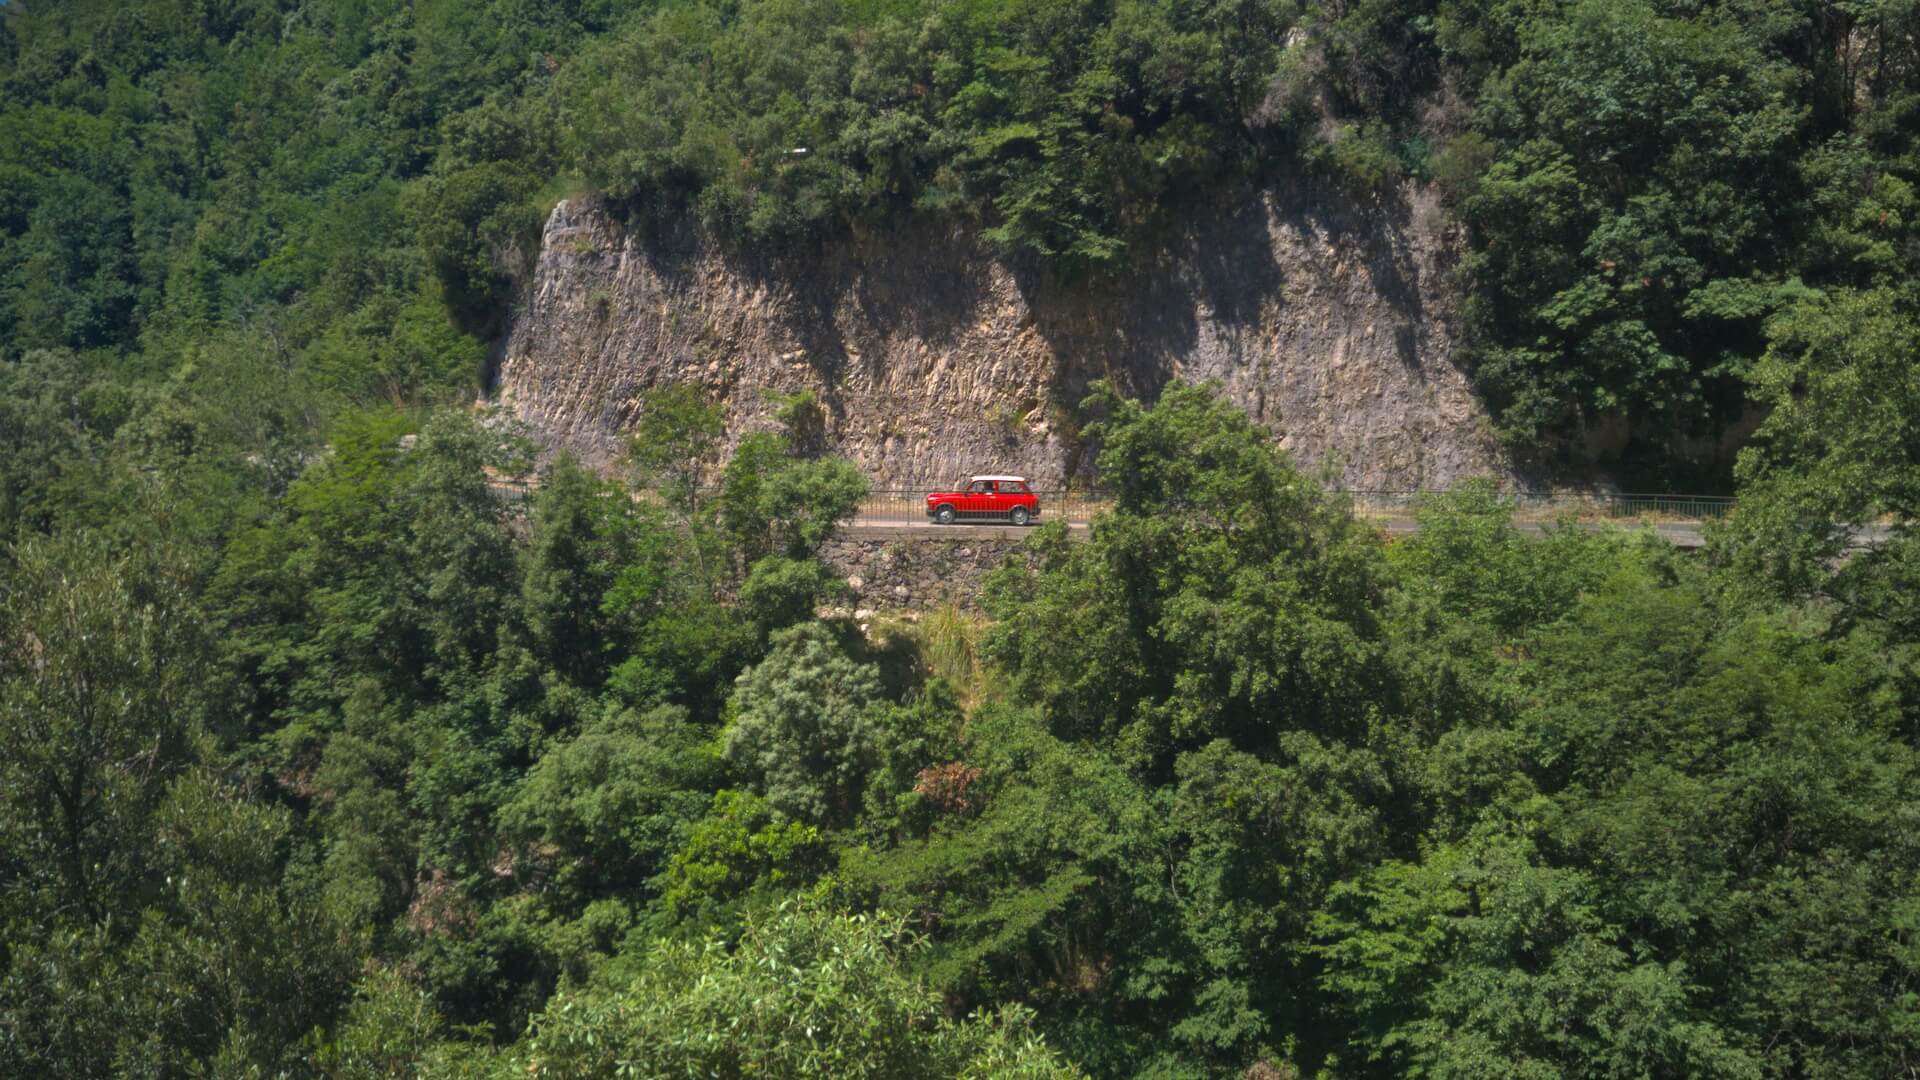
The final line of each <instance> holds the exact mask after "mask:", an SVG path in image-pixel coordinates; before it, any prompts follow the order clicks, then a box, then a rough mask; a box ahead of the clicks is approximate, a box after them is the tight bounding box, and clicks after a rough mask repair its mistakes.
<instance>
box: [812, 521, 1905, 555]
mask: <svg viewBox="0 0 1920 1080" xmlns="http://www.w3.org/2000/svg"><path fill="white" fill-rule="evenodd" d="M1373 521H1374V524H1375V525H1377V526H1378V527H1379V529H1380V531H1381V532H1383V533H1386V534H1387V535H1388V536H1405V535H1408V534H1410V533H1414V532H1418V531H1419V528H1420V524H1419V522H1417V521H1415V520H1414V519H1413V518H1410V517H1405V518H1398V517H1395V518H1375V519H1373ZM1067 527H1068V528H1069V529H1071V530H1073V531H1074V532H1076V533H1078V532H1084V531H1085V530H1086V527H1087V523H1086V522H1085V521H1070V522H1068V523H1067ZM1514 527H1515V528H1517V529H1519V530H1520V531H1521V532H1523V533H1530V534H1533V535H1539V534H1540V533H1542V532H1545V531H1546V528H1547V527H1546V526H1545V525H1542V524H1540V523H1538V522H1532V521H1522V522H1519V523H1517V524H1516V525H1515V526H1514ZM1584 527H1585V528H1588V529H1593V530H1595V531H1598V530H1601V529H1609V528H1617V529H1645V530H1649V531H1651V532H1653V533H1654V534H1655V535H1657V536H1659V537H1660V538H1661V539H1663V540H1665V541H1666V542H1668V543H1669V544H1672V545H1673V546H1674V547H1678V548H1689V549H1691V548H1699V547H1704V546H1706V537H1705V536H1704V535H1703V534H1702V532H1701V530H1702V528H1703V525H1702V523H1700V522H1697V521H1664V522H1648V523H1645V524H1641V523H1638V522H1632V521H1619V522H1591V523H1588V524H1586V525H1585V526H1584ZM845 531H846V532H847V533H848V534H849V535H850V536H852V537H854V538H856V539H870V540H891V539H901V540H966V539H969V538H980V537H991V538H993V539H1007V540H1018V539H1020V538H1021V537H1023V536H1028V535H1031V534H1032V532H1033V526H1027V527H1026V528H1021V527H1019V526H1017V525H1002V524H995V523H991V522H978V523H975V522H960V523H957V524H953V525H936V524H934V523H933V522H932V521H929V520H927V519H925V518H922V519H920V520H918V521H913V520H901V519H900V518H899V517H897V516H882V517H856V518H854V519H853V521H852V522H851V523H849V524H848V525H847V526H846V528H845ZM1892 535H1893V530H1892V529H1891V528H1889V527H1888V526H1885V525H1867V526H1864V527H1861V528H1858V529H1855V530H1854V534H1853V545H1852V546H1853V547H1855V548H1865V547H1872V546H1873V545H1875V544H1878V543H1881V542H1883V541H1885V540H1886V539H1887V538H1888V537H1890V536H1892Z"/></svg>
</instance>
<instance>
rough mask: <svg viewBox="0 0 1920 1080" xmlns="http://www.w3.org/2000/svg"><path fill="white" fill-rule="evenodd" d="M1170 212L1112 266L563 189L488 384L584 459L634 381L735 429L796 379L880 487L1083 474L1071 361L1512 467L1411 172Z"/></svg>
mask: <svg viewBox="0 0 1920 1080" xmlns="http://www.w3.org/2000/svg"><path fill="white" fill-rule="evenodd" d="M1170 216H1172V217H1175V218H1177V219H1178V220H1180V221H1181V223H1182V224H1181V227H1180V228H1179V229H1178V230H1176V231H1169V232H1167V233H1165V234H1163V235H1160V236H1157V237H1152V238H1149V239H1148V240H1146V241H1143V242H1141V243H1139V244H1137V245H1136V247H1135V249H1134V252H1133V255H1132V259H1131V265H1132V269H1131V270H1130V271H1129V272H1128V273H1127V274H1126V275H1124V276H1122V277H1119V278H1115V279H1103V280H1098V281H1090V282H1078V283H1062V282H1059V281H1057V280H1055V279H1054V278H1053V276H1052V275H1050V274H1048V273H1046V272H1045V271H1044V270H1042V269H1040V268H1038V267H1034V266H1029V265H1025V264H1023V263H1021V262H1019V261H1010V260H1007V259H1004V258H1000V257H997V256H996V255H994V254H993V253H992V252H991V251H989V249H988V248H987V247H986V246H985V245H984V244H982V243H981V242H980V241H979V240H978V239H977V238H976V237H975V236H973V235H972V234H971V233H969V232H967V231H965V230H960V229H954V228H951V227H949V228H938V227H935V226H933V225H931V224H926V223H914V224H908V225H904V226H900V227H897V228H891V229H888V230H885V231H879V232H872V233H867V234H855V235H846V236H842V237H839V238H835V239H830V240H826V241H819V242H810V243H806V244H798V245H794V246H791V247H788V248H786V249H784V250H777V251H774V250H765V249H755V250H746V249H743V248H741V247H738V246H735V245H731V244H729V243H726V242H723V241H721V240H719V239H716V238H715V237H713V236H712V235H710V234H708V233H706V232H704V231H703V230H700V229H698V228H696V227H693V226H681V227H675V228H669V229H654V230H647V231H641V230H629V229H627V228H626V227H624V226H623V225H622V223H621V222H620V221H619V220H618V219H617V218H616V217H615V216H614V215H613V213H611V212H610V210H609V208H608V207H607V206H605V205H604V204H602V203H601V202H600V201H598V200H595V199H592V198H583V199H575V200H571V201H567V202H563V203H561V204H560V205H559V206H557V207H556V208H555V209H554V211H553V214H552V216H551V218H550V219H549V220H548V222H547V225H546V229H545V234H544V237H543V243H542V248H541V253H540V257H539V261H538V265H537V267H536V270H535V273H534V275H533V277H532V279H531V282H530V284H529V286H528V288H527V289H526V291H525V292H524V294H523V296H522V298H521V301H520V303H519V305H518V308H517V310H516V312H515V314H514V319H513V324H512V328H511V332H510V336H509V338H508V340H507V342H506V346H505V353H504V356H503V358H502V361H501V365H500V370H499V393H500V396H501V398H502V399H503V400H504V401H506V402H507V403H509V404H510V405H511V406H512V408H513V409H514V410H515V411H516V412H517V413H519V414H520V415H521V416H522V417H524V418H525V419H527V420H528V421H530V422H531V423H532V425H533V426H534V427H535V428H536V429H537V430H538V431H540V432H542V433H544V434H545V435H546V437H548V438H549V439H550V440H552V441H553V442H555V443H558V444H564V445H570V446H572V447H574V448H575V449H576V450H578V451H581V452H583V453H584V454H585V455H586V456H588V457H590V458H597V459H605V458H606V457H608V456H610V455H611V454H612V453H614V452H615V450H616V449H617V446H618V437H619V435H620V433H621V431H622V430H623V429H625V428H626V427H628V426H629V425H630V424H631V423H632V422H633V421H634V419H635V416H636V414H637V411H638V409H639V407H640V402H641V400H642V396H643V395H644V393H645V392H646V391H647V390H648V389H649V388H651V387H654V386H658V385H662V384H665V383H670V382H679V381H687V380H691V381H695V382H698V383H700V384H701V385H703V386H704V387H706V388H707V389H708V391H709V392H710V393H711V394H712V395H714V396H715V397H716V398H717V399H718V400H721V401H723V402H724V403H725V406H726V410H727V416H728V422H729V431H730V433H731V434H733V435H735V436H736V437H737V435H738V433H739V432H741V431H745V430H750V429H751V428H752V427H753V426H754V425H756V424H763V423H766V422H767V421H766V417H767V415H768V413H769V412H770V411H771V409H772V407H773V402H772V401H771V400H770V398H769V395H768V394H767V393H766V392H767V391H775V392H782V393H791V392H793V391H797V390H801V389H809V390H812V391H813V392H814V394H815V395H816V396H817V398H818V399H819V400H820V402H821V403H822V404H823V405H824V406H825V408H826V412H827V417H826V430H825V432H824V436H825V439H826V441H827V442H828V444H829V445H831V446H833V447H834V448H836V449H838V450H839V451H841V452H843V453H845V454H848V455H849V456H851V457H852V458H854V459H855V460H856V461H858V462H860V463H861V464H862V465H864V466H865V467H867V468H868V469H870V470H871V472H872V474H873V476H874V480H875V484H876V486H879V487H886V486H889V485H902V486H907V485H912V484H916V483H919V482H922V481H927V480H931V479H935V478H951V477H954V476H958V475H962V474H965V473H967V472H970V471H980V470H993V471H1001V470H1006V471H1018V472H1023V473H1026V474H1027V475H1029V476H1032V477H1034V478H1036V479H1037V480H1038V481H1039V482H1040V483H1041V484H1043V485H1046V486H1053V485H1057V484H1059V483H1061V482H1063V481H1065V480H1066V479H1068V478H1069V477H1076V476H1078V477H1080V478H1083V479H1084V478H1085V477H1086V472H1085V470H1086V469H1087V468H1088V465H1087V462H1089V461H1090V455H1089V454H1087V453H1086V448H1085V447H1084V446H1083V445H1081V442H1080V440H1079V438H1078V434H1077V431H1076V427H1075V421H1074V418H1073V410H1072V408H1071V406H1072V405H1073V403H1075V402H1077V401H1079V399H1080V397H1081V396H1082V394H1083V393H1084V390H1085V387H1086V386H1087V384H1088V383H1089V382H1091V381H1092V380H1094V379H1096V378H1103V377H1104V378H1110V379H1113V380H1114V381H1115V382H1116V383H1118V384H1119V385H1120V386H1122V387H1123V388H1125V389H1126V390H1127V391H1129V392H1131V393H1136V394H1141V395H1144V396H1147V397H1152V396H1153V395H1154V394H1155V393H1156V392H1157V390H1158V388H1159V387H1161V386H1162V385H1164V384H1165V383H1166V382H1167V380H1169V379H1184V380H1194V381H1197V380H1203V379H1215V380H1218V381H1219V382H1220V383H1221V384H1222V385H1223V386H1224V387H1225V388H1226V392H1227V393H1228V394H1229V395H1230V396H1231V397H1232V398H1233V399H1234V400H1235V401H1237V402H1239V403H1240V404H1242V405H1243V406H1244V407H1245V408H1246V409H1247V410H1248V412H1249V413H1250V414H1252V415H1253V416H1254V417H1255V418H1256V419H1257V420H1259V421H1261V422H1262V423H1264V424H1266V425H1267V426H1268V427H1270V428H1271V429H1272V430H1273V431H1274V433H1275V436H1276V438H1277V439H1278V440H1279V441H1280V442H1281V444H1282V445H1284V446H1286V447H1287V448H1289V449H1290V450H1291V451H1292V452H1293V453H1294V454H1295V455H1296V457H1297V458H1299V459H1300V460H1301V461H1303V462H1304V463H1306V464H1308V465H1311V466H1325V467H1327V468H1330V469H1331V470H1332V472H1333V474H1334V475H1335V476H1336V477H1337V478H1338V480H1339V481H1340V482H1341V483H1344V484H1345V485H1347V486H1350V487H1354V488H1363V489H1404V488H1413V487H1435V486H1444V485H1446V484H1449V483H1451V482H1453V481H1455V480H1457V479H1459V478H1461V477H1464V476H1470V475H1477V474H1482V473H1487V472H1494V473H1506V472H1508V471H1509V469H1508V465H1507V463H1506V461H1505V459H1504V458H1503V456H1502V455H1501V454H1500V452H1499V450H1498V448H1497V447H1495V446H1494V445H1493V444H1492V442H1491V441H1490V439H1489V438H1488V436H1487V434H1486V432H1487V424H1486V423H1485V417H1484V413H1483V412H1482V410H1481V408H1480V407H1479V404H1478V403H1477V402H1476V400H1475V399H1474V397H1473V396H1472V394H1471V393H1470V392H1469V390H1468V387H1467V381H1466V379H1465V377H1464V376H1463V375H1462V374H1461V372H1460V371H1459V370H1458V369H1457V368H1456V367H1455V366H1454V365H1453V363H1452V362H1451V353H1452V345H1453V337H1452V330H1451V328H1450V326H1449V324H1448V318H1447V312H1448V309H1449V301H1448V299H1447V297H1446V294H1445V291H1444V289H1443V288H1442V284H1441V278H1442V265H1443V262H1444V259H1445V257H1446V251H1445V243H1444V240H1443V238H1442V229H1441V227H1440V225H1439V224H1438V223H1439V221H1440V215H1439V211H1438V208H1437V207H1435V206H1434V205H1432V203H1431V200H1430V198H1429V197H1428V196H1427V195H1426V194H1425V193H1419V192H1415V193H1411V194H1410V195H1409V196H1408V197H1407V198H1406V199H1404V200H1402V201H1400V202H1399V203H1398V204H1397V205H1396V204H1392V203H1384V202H1383V203H1380V204H1375V205H1370V206H1359V205H1355V204H1353V203H1352V202H1351V201H1349V200H1346V199H1343V198H1341V197H1339V196H1334V195H1330V194H1328V193H1326V192H1324V191H1279V190H1266V191H1242V192H1240V193H1238V194H1236V195H1234V196H1232V197H1226V198H1221V199H1217V200H1215V201H1213V202H1211V203H1209V204H1207V205H1204V206H1200V207H1196V208H1194V209H1192V210H1191V211H1190V212H1187V213H1184V214H1177V215H1170Z"/></svg>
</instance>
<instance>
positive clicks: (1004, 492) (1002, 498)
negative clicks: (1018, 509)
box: [991, 480, 1023, 517]
mask: <svg viewBox="0 0 1920 1080" xmlns="http://www.w3.org/2000/svg"><path fill="white" fill-rule="evenodd" d="M1020 490H1023V488H1021V486H1020V484H1014V482H1008V480H995V482H993V507H991V509H993V515H995V517H1006V511H1010V509H1014V505H1016V503H1018V502H1020V500H1018V498H1016V492H1020Z"/></svg>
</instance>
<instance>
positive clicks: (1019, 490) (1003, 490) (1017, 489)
mask: <svg viewBox="0 0 1920 1080" xmlns="http://www.w3.org/2000/svg"><path fill="white" fill-rule="evenodd" d="M1026 493H1027V485H1025V484H1001V485H1000V494H1002V495H1025V494H1026Z"/></svg>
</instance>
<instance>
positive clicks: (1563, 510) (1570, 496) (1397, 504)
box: [1336, 491, 1734, 521]
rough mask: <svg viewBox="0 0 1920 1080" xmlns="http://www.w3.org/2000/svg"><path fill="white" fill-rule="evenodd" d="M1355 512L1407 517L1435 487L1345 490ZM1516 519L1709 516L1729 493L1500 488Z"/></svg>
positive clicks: (1722, 508) (1726, 503)
mask: <svg viewBox="0 0 1920 1080" xmlns="http://www.w3.org/2000/svg"><path fill="white" fill-rule="evenodd" d="M1336 494H1343V495H1346V496H1347V497H1349V498H1351V499H1352V500H1353V508H1354V512H1355V513H1356V514H1359V515H1361V516H1364V517H1412V516H1413V515H1414V514H1415V513H1416V512H1418V511H1419V510H1420V508H1421V507H1422V506H1424V505H1425V504H1426V502H1427V501H1428V500H1429V499H1432V498H1435V497H1436V496H1440V495H1444V494H1445V492H1439V491H1344V492H1336ZM1500 498H1501V499H1503V500H1505V501H1506V502H1507V504H1508V505H1509V506H1511V507H1512V508H1513V516H1514V518H1515V519H1516V520H1520V521H1551V520H1554V519H1556V518H1562V517H1573V518H1579V519H1584V520H1592V519H1603V520H1639V519H1646V520H1651V521H1712V520H1714V519H1716V518H1722V517H1725V516H1726V515H1727V514H1729V513H1731V512H1732V511H1733V506H1734V500H1733V497H1732V496H1729V495H1641V494H1632V493H1626V492H1550V491H1518V492H1512V491H1510V492H1502V493H1501V494H1500Z"/></svg>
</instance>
